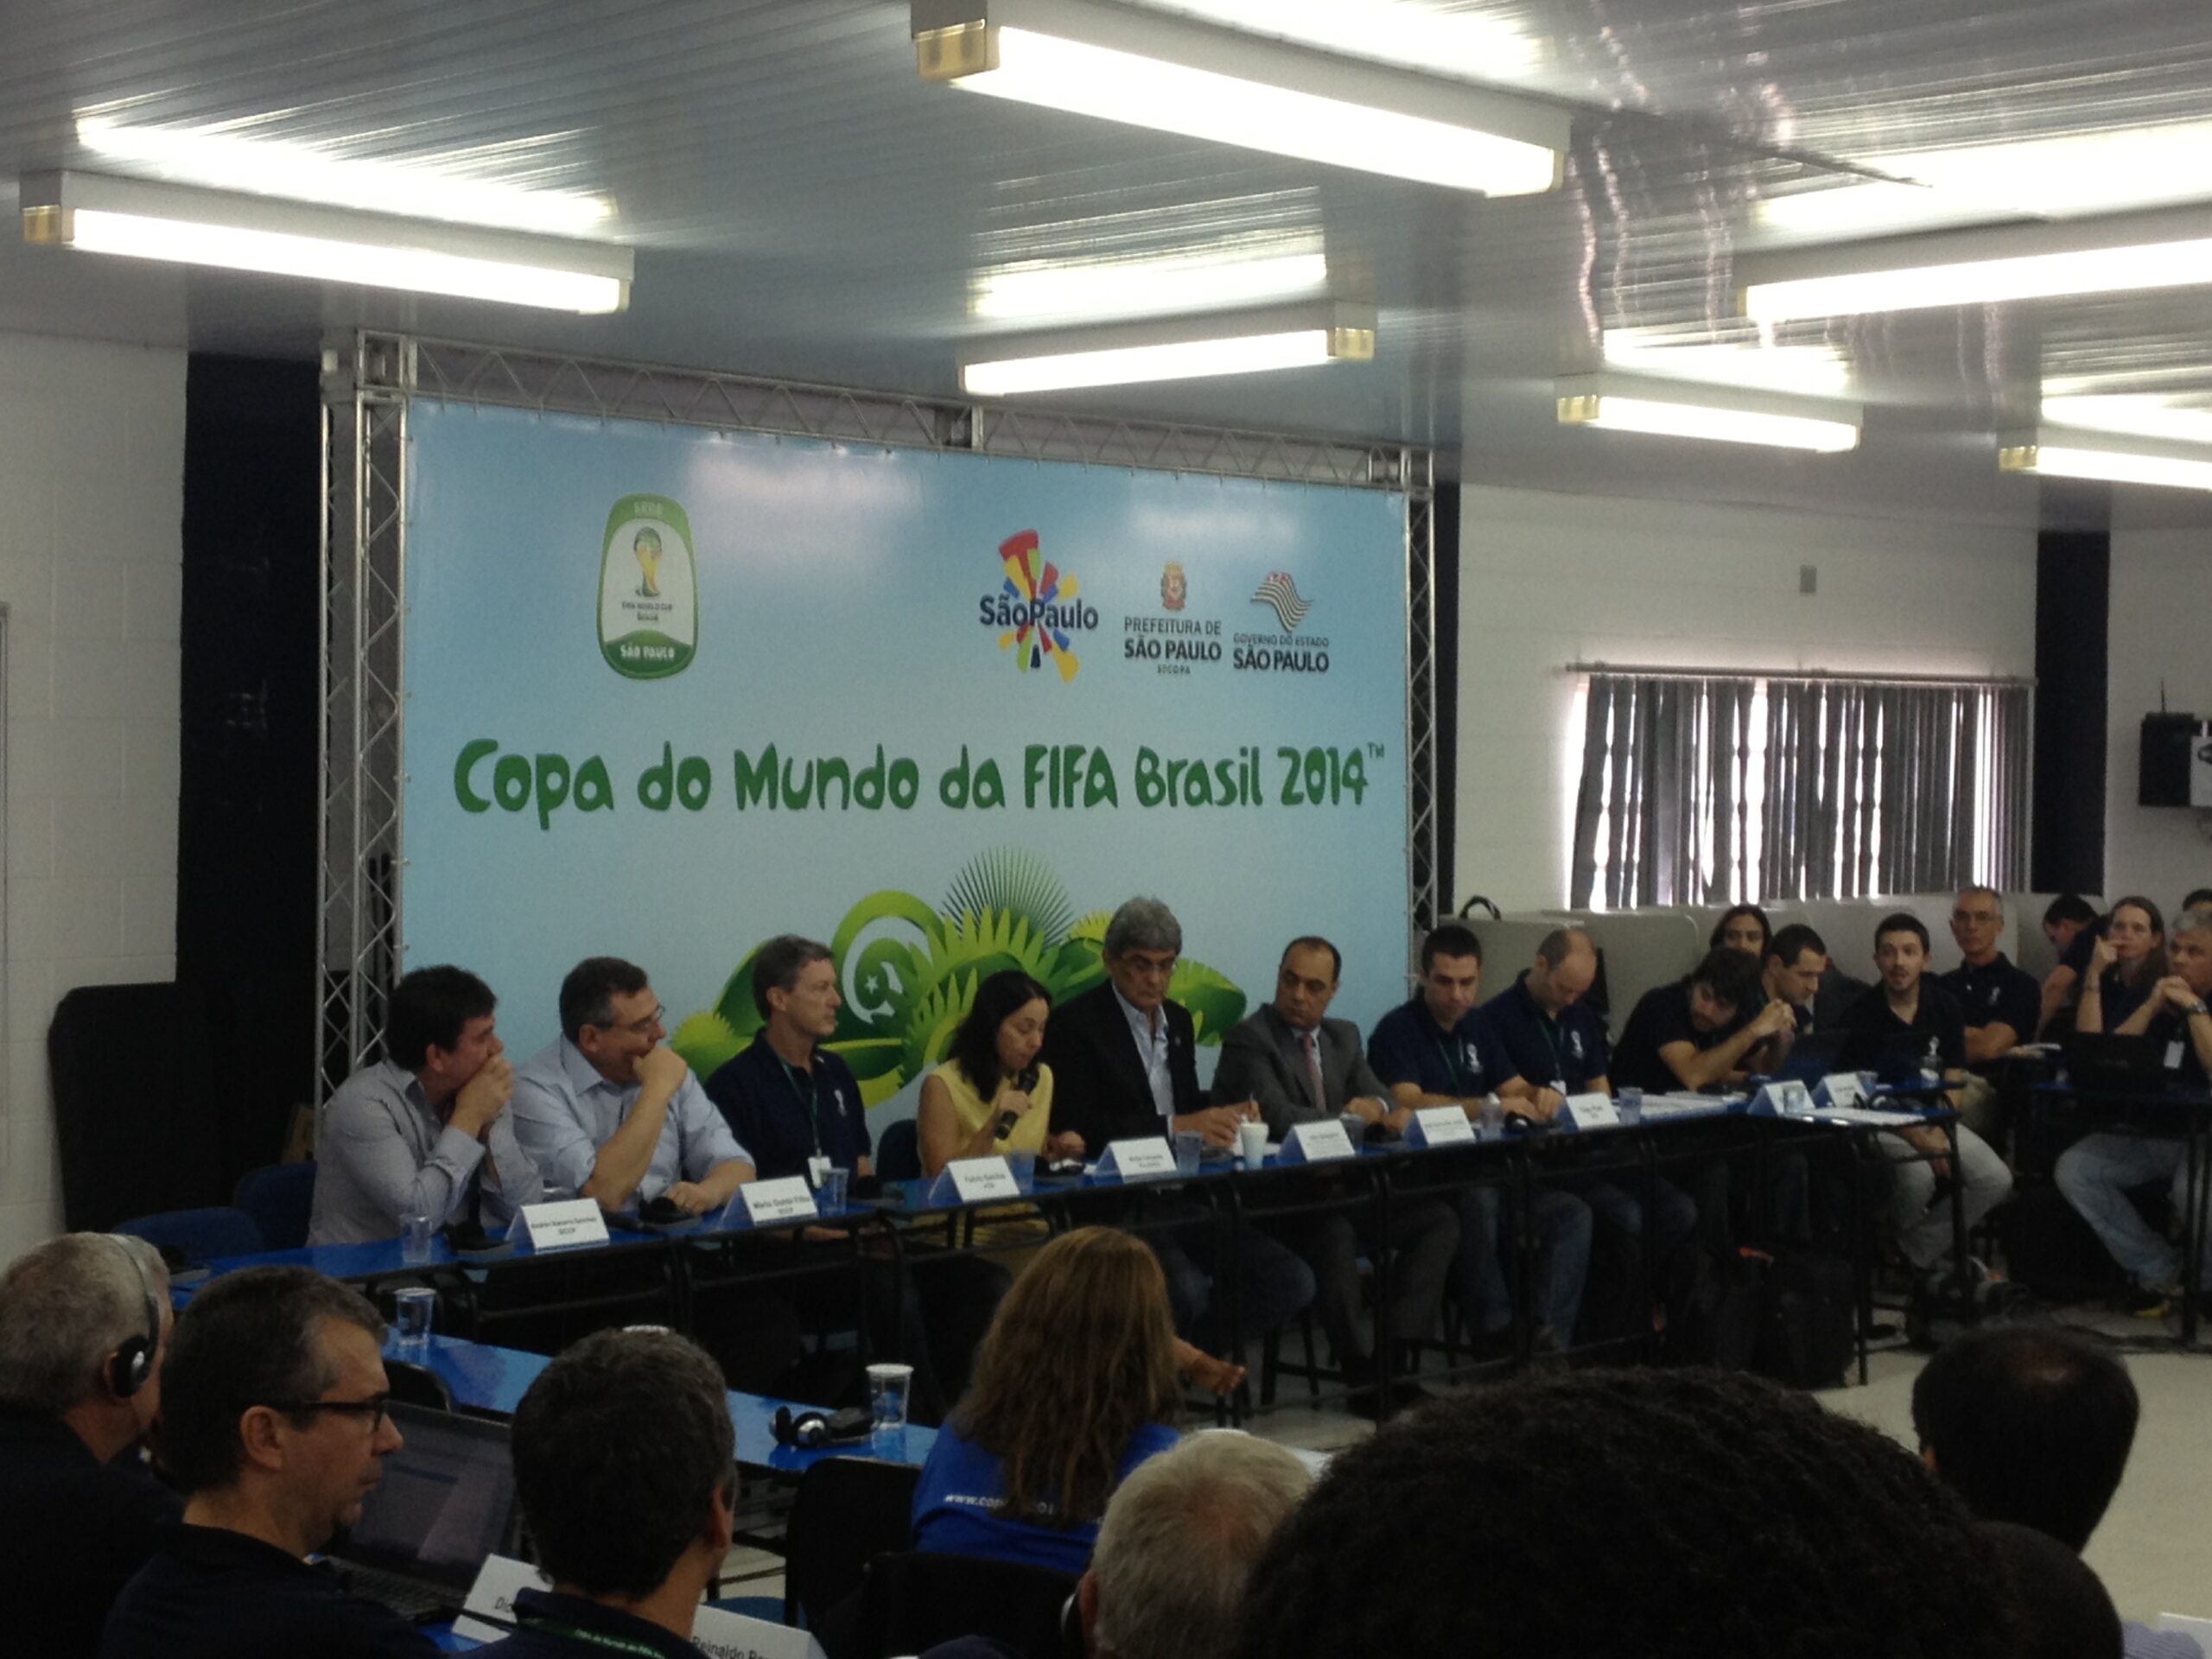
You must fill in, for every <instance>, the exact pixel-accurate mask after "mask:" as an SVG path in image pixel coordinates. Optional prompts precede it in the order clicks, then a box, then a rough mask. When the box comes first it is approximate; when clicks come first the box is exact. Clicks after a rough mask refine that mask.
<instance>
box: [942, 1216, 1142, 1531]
mask: <svg viewBox="0 0 2212 1659" xmlns="http://www.w3.org/2000/svg"><path fill="white" fill-rule="evenodd" d="M1175 1371H1176V1347H1175V1327H1174V1324H1173V1319H1171V1317H1170V1315H1169V1313H1168V1307H1167V1287H1166V1281H1165V1280H1164V1279H1163V1278H1162V1276H1161V1274H1160V1263H1159V1262H1158V1260H1157V1259H1155V1258H1154V1255H1153V1254H1152V1252H1151V1251H1150V1250H1148V1249H1146V1248H1145V1247H1144V1245H1143V1244H1142V1243H1140V1242H1139V1241H1138V1240H1137V1239H1136V1238H1135V1237H1134V1236H1131V1235H1130V1234H1128V1233H1125V1232H1122V1231H1120V1230H1116V1229H1114V1228H1110V1227H1078V1228H1077V1229H1076V1230H1073V1231H1072V1232H1066V1233H1062V1234H1060V1235H1059V1236H1058V1237H1056V1238H1054V1239H1053V1240H1052V1242H1051V1243H1048V1244H1047V1245H1046V1246H1045V1248H1044V1249H1041V1250H1039V1252H1038V1254H1037V1259H1036V1261H1035V1262H1032V1263H1031V1264H1030V1266H1029V1268H1028V1270H1027V1272H1025V1273H1023V1274H1021V1276H1020V1278H1018V1279H1016V1280H1015V1281H1014V1288H1013V1289H1012V1290H1010V1291H1008V1292H1007V1295H1006V1300H1003V1301H1001V1303H1000V1304H999V1308H998V1313H997V1315H996V1317H995V1318H994V1319H992V1321H991V1328H990V1331H989V1332H988V1334H986V1335H985V1337H984V1338H983V1345H982V1348H981V1349H980V1350H978V1351H977V1352H976V1375H975V1380H974V1381H973V1382H972V1383H969V1388H968V1392H967V1393H966V1394H965V1395H963V1396H962V1397H961V1400H960V1403H959V1404H958V1405H957V1406H956V1407H955V1408H953V1412H952V1415H951V1417H950V1419H949V1420H948V1421H947V1422H946V1424H945V1426H944V1428H943V1429H942V1430H941V1431H939V1433H938V1437H937V1441H936V1443H935V1444H934V1445H933V1446H931V1448H930V1453H929V1457H928V1459H926V1460H925V1462H924V1464H923V1465H922V1473H921V1480H920V1483H919V1484H918V1486H917V1487H916V1489H915V1492H914V1547H915V1548H918V1549H926V1550H937V1551H940V1552H944V1553H945V1554H955V1555H988V1556H993V1557H995V1558H997V1559H999V1560H1010V1561H1022V1562H1027V1563H1028V1564H1029V1565H1031V1566H1034V1567H1052V1568H1053V1569H1055V1570H1057V1571H1059V1572H1063V1573H1081V1572H1082V1571H1083V1570H1084V1567H1085V1566H1086V1565H1087V1564H1088V1562H1089V1560H1090V1548H1091V1545H1092V1543H1093V1542H1094V1541H1096V1538H1097V1535H1098V1522H1099V1517H1100V1516H1102V1515H1103V1514H1104V1512H1105V1509H1106V1501H1107V1499H1108V1497H1109V1496H1110V1495H1111V1494H1112V1492H1113V1491H1114V1488H1115V1487H1116V1485H1118V1484H1120V1483H1121V1482H1122V1480H1123V1479H1124V1478H1127V1476H1128V1473H1129V1471H1131V1470H1133V1469H1135V1467H1136V1466H1137V1465H1139V1464H1141V1463H1142V1462H1143V1461H1144V1460H1145V1459H1147V1458H1149V1457H1152V1456H1154V1455H1155V1454H1156V1453H1159V1452H1165V1451H1166V1449H1167V1448H1168V1447H1169V1446H1173V1445H1174V1444H1175V1442H1176V1440H1177V1438H1178V1435H1177V1425H1178V1424H1179V1421H1180V1420H1181V1417H1182V1412H1183V1396H1182V1389H1181V1386H1180V1385H1179V1383H1178V1382H1177V1380H1176V1374H1175Z"/></svg>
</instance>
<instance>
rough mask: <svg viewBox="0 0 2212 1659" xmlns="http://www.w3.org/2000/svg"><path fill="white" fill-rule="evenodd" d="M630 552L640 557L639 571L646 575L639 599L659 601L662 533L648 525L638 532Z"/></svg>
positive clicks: (640, 583)
mask: <svg viewBox="0 0 2212 1659" xmlns="http://www.w3.org/2000/svg"><path fill="white" fill-rule="evenodd" d="M630 550H631V551H632V553H635V554H636V555H637V556H638V569H640V570H642V571H644V572H645V580H644V581H643V582H639V584H638V597H639V598H640V599H658V598H659V597H660V532H659V531H657V530H655V529H653V528H652V525H650V524H648V525H647V526H646V527H645V529H643V530H641V531H639V532H638V538H637V540H635V541H634V542H632V543H630Z"/></svg>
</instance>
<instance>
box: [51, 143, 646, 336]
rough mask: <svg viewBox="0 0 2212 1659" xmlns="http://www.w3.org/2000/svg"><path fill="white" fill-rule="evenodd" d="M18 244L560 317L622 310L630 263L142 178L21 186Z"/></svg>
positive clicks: (596, 247) (603, 249) (488, 233)
mask: <svg viewBox="0 0 2212 1659" xmlns="http://www.w3.org/2000/svg"><path fill="white" fill-rule="evenodd" d="M22 213H23V240H24V241H26V242H29V243H32V244H34V245H46V246H62V247H72V248H75V249H77V250H79V251H81V252H86V253H116V254H122V255H124V256H125V257H131V258H139V259H167V260H175V261H178V262H181V263H182V264H195V265H215V266H219V267H221V268H223V269H225V270H254V271H266V272H269V273H271V274H273V275H276V276H280V277H316V278H320V279H321V280H323V281H326V282H333V283H360V284H363V285H365V286H367V287H371V288H398V289H410V290H412V291H414V292H416V293H423V294H449V295H453V296H456V297H458V298H461V299H470V300H497V301H501V302H505V303H508V304H512V305H532V306H542V307H544V308H547V309H549V310H554V311H576V312H587V313H593V312H607V311H620V310H621V309H622V308H624V307H625V306H626V305H627V304H628V303H629V302H630V280H631V275H632V268H633V264H634V257H633V256H632V253H631V251H630V250H629V249H627V248H623V247H616V246H613V245H609V244H607V243H604V242H578V241H573V240H569V239H567V238H553V237H542V236H530V235H525V234H523V233H522V232H514V231H493V230H480V229H477V228H474V227H473V226H455V225H444V224H434V223H430V222H429V221H426V220H422V219H401V218H397V217H395V216H393V215H391V214H388V213H354V212H351V211H348V210H346V209H345V208H340V207H319V206H315V205H314V204H311V203H306V202H296V201H285V200H277V199H276V198H273V197H268V196H251V195H244V194H237V193H235V192H231V191H221V190H201V189H198V188H193V187H190V186H187V185H175V184H162V183H156V182H155V181H151V180H147V179H118V178H109V177H104V176H102V175H98V174H91V173H74V172H62V173H41V174H32V175H28V176H26V177H25V178H24V180H23V181H22Z"/></svg>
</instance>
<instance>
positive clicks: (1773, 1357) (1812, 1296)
mask: <svg viewBox="0 0 2212 1659" xmlns="http://www.w3.org/2000/svg"><path fill="white" fill-rule="evenodd" d="M1762 1292H1763V1294H1762V1295H1761V1298H1760V1305H1759V1322H1758V1345H1757V1348H1756V1350H1755V1351H1754V1352H1753V1355H1752V1358H1751V1366H1752V1369H1753V1370H1757V1371H1758V1372H1759V1373H1760V1374H1761V1375H1762V1376H1770V1377H1772V1378H1774V1380H1775V1381H1776V1382H1777V1383H1789V1385H1790V1386H1791V1387H1793V1388H1800V1389H1827V1388H1834V1387H1835V1386H1836V1385H1837V1384H1839V1383H1841V1382H1842V1381H1843V1380H1844V1377H1845V1375H1846V1373H1847V1372H1848V1371H1849V1370H1850V1368H1851V1362H1852V1360H1853V1357H1855V1356H1856V1355H1857V1353H1858V1328H1859V1307H1858V1303H1859V1298H1858V1295H1857V1293H1856V1289H1855V1287H1853V1283H1852V1273H1851V1262H1850V1261H1849V1260H1848V1259H1847V1258H1846V1257H1844V1256H1840V1255H1822V1254H1821V1253H1820V1252H1819V1251H1816V1250H1784V1251H1783V1252H1781V1253H1780V1254H1779V1255H1776V1256H1775V1257H1774V1258H1773V1259H1772V1261H1771V1262H1770V1263H1769V1265H1768V1268H1767V1271H1766V1277H1765V1280H1764V1284H1763V1286H1762Z"/></svg>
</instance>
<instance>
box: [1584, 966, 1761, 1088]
mask: <svg viewBox="0 0 2212 1659" xmlns="http://www.w3.org/2000/svg"><path fill="white" fill-rule="evenodd" d="M1749 1024H1751V1014H1750V1013H1749V1012H1746V1011H1744V1010H1742V1009H1738V1011H1737V1014H1736V1016H1735V1018H1733V1019H1732V1020H1730V1021H1729V1022H1728V1023H1727V1024H1726V1025H1725V1026H1718V1027H1714V1028H1713V1030H1711V1031H1700V1030H1699V1029H1698V1028H1697V1024H1696V1022H1695V1021H1694V1020H1692V1019H1691V1018H1690V984H1689V982H1688V980H1686V979H1678V980H1676V981H1675V982H1674V983H1673V984H1672V985H1660V986H1656V987H1655V988H1652V989H1650V990H1648V991H1646V992H1645V993H1644V994H1643V996H1642V997H1641V998H1640V999H1638V1001H1637V1005H1636V1012H1635V1013H1633V1014H1630V1015H1629V1017H1628V1025H1627V1026H1626V1027H1624V1029H1623V1030H1622V1032H1621V1040H1620V1046H1619V1047H1618V1048H1617V1049H1615V1050H1614V1051H1613V1069H1612V1071H1611V1073H1610V1074H1609V1075H1610V1077H1611V1082H1612V1085H1613V1087H1614V1088H1616V1089H1648V1090H1650V1091H1651V1092H1652V1093H1654V1094H1664V1093H1667V1092H1668V1091H1669V1090H1675V1089H1680V1088H1682V1087H1683V1086H1684V1084H1683V1083H1682V1079H1681V1077H1677V1076H1676V1075H1675V1069H1674V1067H1672V1066H1670V1065H1668V1064H1667V1060H1666V1057H1665V1056H1664V1055H1662V1053H1660V1052H1659V1051H1660V1050H1661V1049H1662V1048H1666V1047H1668V1046H1670V1045H1672V1044H1675V1043H1688V1045H1689V1046H1691V1047H1692V1048H1694V1049H1696V1050H1698V1051H1699V1052H1704V1051H1705V1050H1707V1049H1708V1048H1711V1047H1712V1046H1713V1045H1714V1044H1716V1043H1725V1042H1726V1041H1727V1040H1728V1039H1730V1038H1731V1037H1733V1036H1734V1035H1735V1034H1736V1033H1738V1032H1739V1031H1741V1030H1743V1028H1744V1027H1745V1026H1748V1025H1749Z"/></svg>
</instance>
